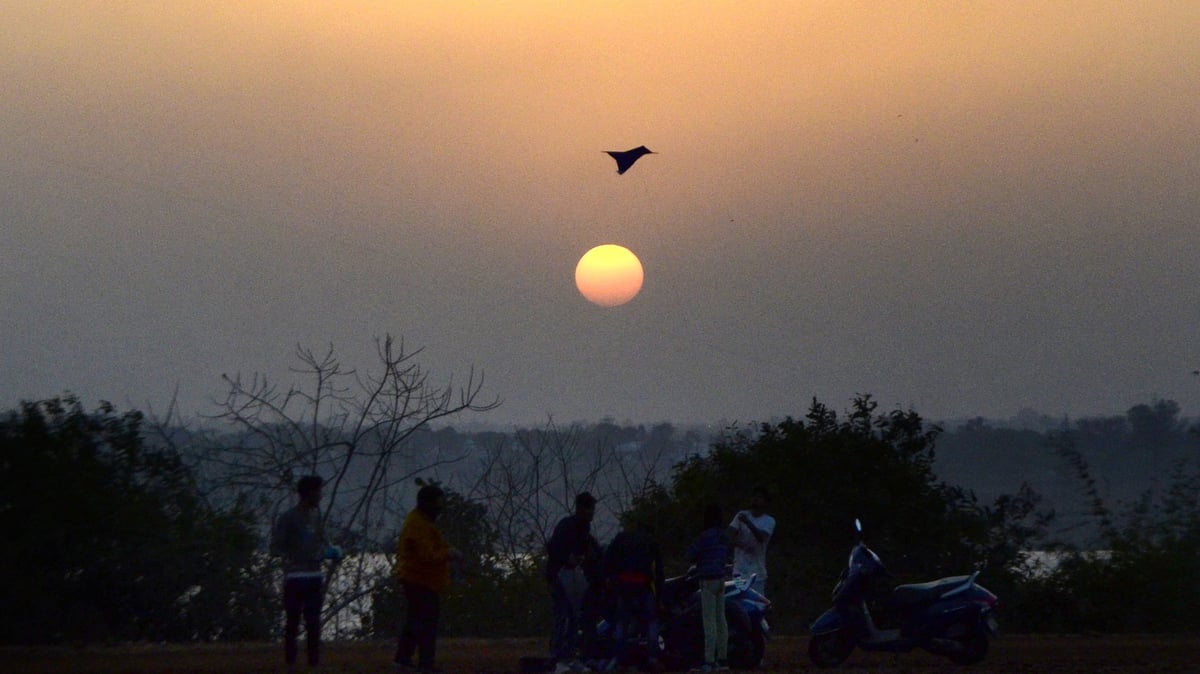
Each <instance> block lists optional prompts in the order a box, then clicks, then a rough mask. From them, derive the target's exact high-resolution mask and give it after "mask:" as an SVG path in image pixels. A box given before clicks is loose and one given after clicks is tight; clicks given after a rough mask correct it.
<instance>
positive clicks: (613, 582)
mask: <svg viewBox="0 0 1200 674" xmlns="http://www.w3.org/2000/svg"><path fill="white" fill-rule="evenodd" d="M604 574H605V578H606V581H605V582H606V583H607V584H608V588H609V591H610V592H611V593H612V596H613V597H614V599H615V601H616V606H615V609H614V623H615V627H614V634H613V636H614V638H615V640H616V654H615V655H616V657H615V658H614V659H613V660H612V661H611V662H610V665H611V666H612V667H616V666H617V665H620V664H623V663H625V662H626V661H627V660H628V656H629V650H630V648H629V646H630V640H631V639H632V638H633V637H634V635H635V633H636V632H637V628H639V627H640V628H641V630H642V632H643V634H644V635H645V637H646V649H647V661H646V667H645V669H647V670H649V671H659V670H661V665H660V664H659V661H658V655H659V653H658V648H659V644H658V612H659V608H660V602H661V597H662V589H663V582H664V574H663V563H662V554H661V553H660V551H659V548H658V543H657V542H656V541H655V540H654V537H653V534H652V532H651V531H650V530H649V529H648V528H642V527H639V526H637V525H636V524H635V523H634V522H633V521H632V520H629V519H628V518H626V521H625V526H624V528H622V529H621V531H620V533H618V534H617V535H616V536H615V537H614V538H613V539H612V542H611V543H609V544H608V548H607V549H606V550H605V551H604Z"/></svg>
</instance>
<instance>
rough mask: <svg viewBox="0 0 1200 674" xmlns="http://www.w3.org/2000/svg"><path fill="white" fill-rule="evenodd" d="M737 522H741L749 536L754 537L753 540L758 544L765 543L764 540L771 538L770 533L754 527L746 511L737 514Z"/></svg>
mask: <svg viewBox="0 0 1200 674" xmlns="http://www.w3.org/2000/svg"><path fill="white" fill-rule="evenodd" d="M738 520H739V521H741V523H742V524H744V525H746V528H747V529H749V530H750V534H751V535H752V536H754V539H755V540H757V541H758V542H759V543H765V542H766V540H767V539H768V538H770V537H771V532H769V531H764V530H762V529H759V528H758V527H757V526H755V524H754V520H752V519H750V516H749V515H747V514H746V511H744V510H743V511H742V512H740V513H738Z"/></svg>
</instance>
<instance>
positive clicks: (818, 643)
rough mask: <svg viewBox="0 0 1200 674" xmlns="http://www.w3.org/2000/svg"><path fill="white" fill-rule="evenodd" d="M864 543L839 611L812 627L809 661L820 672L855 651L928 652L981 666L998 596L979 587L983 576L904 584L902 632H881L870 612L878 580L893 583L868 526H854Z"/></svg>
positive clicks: (840, 590)
mask: <svg viewBox="0 0 1200 674" xmlns="http://www.w3.org/2000/svg"><path fill="white" fill-rule="evenodd" d="M854 525H855V528H856V529H857V530H858V533H859V541H858V544H857V545H855V546H854V548H853V549H852V550H851V551H850V561H849V564H848V565H847V568H846V569H844V570H843V571H842V575H841V578H840V579H839V580H838V583H837V586H836V587H835V588H834V590H833V607H832V608H830V609H829V610H828V611H825V613H823V614H822V615H821V617H819V618H817V620H816V622H814V623H813V624H812V626H811V627H810V628H809V629H810V631H811V633H812V636H811V638H810V639H809V644H808V657H809V659H811V660H812V662H813V664H815V665H817V666H818V667H836V666H837V665H840V664H841V663H842V662H844V661H845V660H846V658H847V657H849V656H850V653H851V652H853V651H854V649H855V648H861V649H862V650H864V651H887V652H894V653H906V652H909V651H912V650H913V649H916V648H922V649H925V650H927V651H929V652H930V653H934V654H936V655H942V656H945V657H947V658H949V659H950V660H951V661H952V662H954V663H957V664H960V665H970V664H974V663H976V662H979V661H980V660H982V659H983V657H984V656H985V655H986V654H987V651H988V643H989V640H990V639H992V638H994V637H995V636H996V633H997V625H996V619H995V616H994V615H993V609H994V608H995V606H996V604H997V602H998V600H997V599H996V595H994V594H992V593H991V592H989V591H988V590H987V589H985V588H984V587H983V586H982V585H979V584H978V583H976V582H975V579H976V577H977V576H978V575H979V572H978V571H976V572H974V573H972V574H971V575H969V576H952V577H949V578H941V579H939V580H934V581H931V582H928V583H920V584H915V585H901V586H899V587H897V588H895V589H894V590H892V593H891V598H890V599H891V602H890V604H891V607H892V608H893V609H894V610H895V611H896V614H897V617H898V618H899V620H900V627H899V628H898V629H889V630H880V629H878V628H876V626H875V622H874V621H873V620H872V619H871V613H870V611H868V610H867V600H868V599H871V598H873V590H874V587H875V586H876V585H877V581H878V580H880V579H882V578H890V577H891V574H889V573H888V571H887V569H886V568H885V567H884V565H883V562H882V561H881V560H880V559H879V556H878V555H876V554H875V553H874V552H873V551H872V550H871V549H870V548H868V547H867V545H866V543H864V542H863V541H862V523H861V522H859V521H858V520H855V521H854Z"/></svg>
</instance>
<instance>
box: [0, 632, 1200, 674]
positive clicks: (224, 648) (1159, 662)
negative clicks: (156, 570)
mask: <svg viewBox="0 0 1200 674" xmlns="http://www.w3.org/2000/svg"><path fill="white" fill-rule="evenodd" d="M807 643H808V640H807V639H806V638H804V637H779V638H776V639H774V640H772V641H771V642H770V643H769V644H768V646H767V660H768V662H767V663H766V665H765V667H764V669H762V670H759V671H760V672H802V671H818V670H816V668H814V667H812V665H810V664H809V662H808V659H807V657H806V655H805V648H806V646H807ZM544 648H545V642H544V640H540V639H514V640H500V639H447V640H444V641H443V642H441V643H439V652H440V653H441V656H440V658H439V659H440V661H441V665H442V667H444V668H445V670H446V672H448V673H453V672H479V673H485V674H491V673H495V672H515V671H516V663H517V658H519V657H520V656H522V655H540V654H541V652H542V651H543V650H544ZM301 652H302V653H303V646H301ZM301 657H303V655H302V656H301ZM390 657H391V646H390V645H389V644H382V643H374V644H363V643H346V644H332V645H329V646H327V647H326V649H325V654H324V660H325V662H324V665H323V667H322V668H321V670H320V671H321V672H322V674H388V673H390V672H391V665H390ZM282 659H283V656H282V648H281V647H280V646H278V645H275V644H238V645H188V646H176V645H122V646H93V647H86V648H68V647H60V648H32V647H31V648H21V647H17V648H4V649H0V671H4V672H14V673H16V672H20V673H22V674H25V673H28V674H35V673H42V672H45V673H50V672H54V673H59V672H71V673H72V674H74V673H90V674H117V673H121V674H168V673H170V674H217V673H223V674H268V673H273V672H283V671H284V668H283V666H282V664H281V663H282ZM299 671H301V672H304V671H307V670H305V669H304V668H301V669H300V670H299ZM829 671H834V672H844V673H846V674H863V673H866V672H889V673H896V674H910V673H913V674H916V673H926V672H955V671H961V672H1021V673H1022V674H1025V673H1030V672H1072V673H1076V672H1077V673H1080V674H1083V673H1087V674H1104V673H1108V672H1197V671H1200V636H1128V635H1124V636H1116V637H1106V636H1026V635H1008V636H1004V637H1002V638H1000V639H999V640H997V641H996V642H995V643H993V644H992V650H991V652H990V653H989V654H988V657H987V658H986V659H985V660H984V661H983V662H982V663H980V664H979V665H976V666H973V667H967V668H963V667H956V666H954V665H951V664H949V663H947V662H945V661H943V660H940V659H938V658H935V657H933V656H930V655H928V654H923V653H910V654H905V655H901V656H899V658H893V656H890V655H879V654H865V653H862V652H855V653H854V654H853V655H851V656H850V659H849V660H848V661H847V662H846V663H845V664H844V665H843V666H842V667H839V668H837V669H835V670H829Z"/></svg>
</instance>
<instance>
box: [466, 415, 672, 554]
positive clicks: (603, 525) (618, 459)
mask: <svg viewBox="0 0 1200 674" xmlns="http://www.w3.org/2000/svg"><path fill="white" fill-rule="evenodd" d="M585 430H586V429H584V428H583V427H582V426H580V425H579V424H571V425H569V426H561V425H558V424H556V423H555V422H554V421H553V419H550V420H548V421H547V423H546V424H545V426H543V427H541V428H538V429H533V430H519V431H517V432H516V433H514V434H512V435H511V437H510V436H505V437H504V438H503V439H502V440H499V441H498V442H496V443H495V444H494V445H493V446H491V447H486V448H484V451H483V452H482V453H481V457H480V459H479V464H478V466H477V468H476V472H475V473H474V478H473V481H472V482H471V483H470V484H469V485H467V486H466V487H465V488H464V490H463V491H464V493H465V494H466V495H467V496H468V497H469V498H471V499H473V500H475V501H478V502H481V503H484V504H486V505H487V507H488V512H489V514H490V517H491V518H492V522H493V524H494V526H495V529H496V531H497V533H498V544H499V549H498V550H496V554H497V556H498V557H499V558H500V560H501V561H502V563H503V564H505V565H507V566H508V567H509V568H514V569H516V568H521V567H522V566H524V565H527V564H529V563H531V562H532V561H533V559H534V558H535V557H536V556H537V555H538V553H540V551H541V550H543V549H544V547H545V543H546V540H547V539H548V538H549V536H550V533H551V532H552V531H553V528H554V525H555V523H556V522H557V521H558V519H559V518H561V517H563V516H564V515H567V514H568V513H570V512H571V511H572V510H573V508H574V499H575V495H576V494H578V493H579V492H581V491H590V492H592V494H593V495H595V496H596V497H597V498H598V499H599V501H600V502H599V504H598V514H597V520H596V522H595V523H594V524H593V531H594V532H595V533H596V534H597V537H598V538H600V540H602V541H603V540H606V539H607V538H608V537H609V536H610V535H611V534H612V533H614V529H615V527H616V523H617V519H618V516H619V515H620V513H622V512H624V511H625V510H626V509H627V508H628V507H629V505H630V504H631V503H632V501H633V499H634V497H636V496H637V495H639V494H640V493H641V492H642V491H643V490H644V489H646V488H648V487H649V486H651V485H653V484H654V483H655V480H657V479H662V478H663V477H664V476H665V474H666V471H668V470H669V469H670V467H671V466H672V465H673V457H671V456H669V455H668V454H667V453H666V452H665V451H664V450H662V449H658V450H650V449H647V448H643V447H635V448H622V447H619V446H618V445H617V444H616V443H615V442H614V441H613V439H612V438H609V437H605V436H603V435H596V434H588V433H586V432H585Z"/></svg>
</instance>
